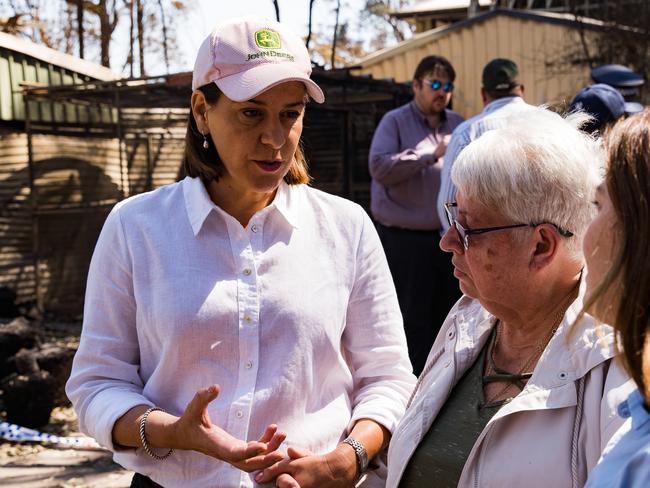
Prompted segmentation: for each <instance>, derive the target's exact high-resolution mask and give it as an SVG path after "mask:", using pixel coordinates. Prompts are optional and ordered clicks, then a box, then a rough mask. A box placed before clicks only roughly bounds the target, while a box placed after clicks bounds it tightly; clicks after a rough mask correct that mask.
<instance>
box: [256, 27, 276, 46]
mask: <svg viewBox="0 0 650 488" xmlns="http://www.w3.org/2000/svg"><path fill="white" fill-rule="evenodd" d="M255 44H257V45H258V46H259V47H261V48H265V49H280V48H281V47H282V45H281V44H280V36H279V35H278V33H277V32H275V31H272V30H268V29H262V30H258V31H257V32H256V33H255Z"/></svg>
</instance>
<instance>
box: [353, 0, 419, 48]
mask: <svg viewBox="0 0 650 488" xmlns="http://www.w3.org/2000/svg"><path fill="white" fill-rule="evenodd" d="M410 4H411V0H366V6H365V9H364V10H363V11H362V12H361V17H360V21H361V22H360V25H363V26H365V28H366V29H368V28H369V27H370V29H372V30H374V31H375V32H376V34H374V35H373V38H372V41H371V42H370V47H371V48H372V50H376V49H381V48H383V47H385V46H386V45H388V44H392V43H393V42H394V41H396V42H402V41H403V40H405V39H407V38H408V37H410V36H411V34H412V28H411V26H410V25H409V23H408V22H405V21H403V20H399V19H396V18H395V17H393V16H392V15H391V13H392V12H397V11H399V10H401V9H403V8H405V7H408V6H409V5H410Z"/></svg>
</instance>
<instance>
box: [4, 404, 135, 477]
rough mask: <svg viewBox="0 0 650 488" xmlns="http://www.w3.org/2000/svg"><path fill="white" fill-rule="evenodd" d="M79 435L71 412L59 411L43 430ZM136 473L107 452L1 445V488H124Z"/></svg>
mask: <svg viewBox="0 0 650 488" xmlns="http://www.w3.org/2000/svg"><path fill="white" fill-rule="evenodd" d="M41 430H42V431H44V432H50V433H52V434H56V435H63V436H70V435H78V432H77V431H78V428H77V419H76V417H75V415H74V412H73V411H72V409H71V408H57V409H55V410H54V411H53V412H52V417H51V419H50V423H49V424H48V425H47V426H46V427H44V428H43V429H41ZM132 476H133V473H132V472H130V471H126V470H125V469H123V468H122V467H120V466H118V465H117V464H115V463H114V462H113V461H112V459H111V454H110V453H108V452H106V451H79V450H73V449H52V448H46V447H43V446H41V445H35V444H18V443H10V442H2V443H0V486H3V487H11V488H14V487H15V488H72V487H75V488H81V487H84V488H122V487H128V486H129V484H130V483H131V477H132Z"/></svg>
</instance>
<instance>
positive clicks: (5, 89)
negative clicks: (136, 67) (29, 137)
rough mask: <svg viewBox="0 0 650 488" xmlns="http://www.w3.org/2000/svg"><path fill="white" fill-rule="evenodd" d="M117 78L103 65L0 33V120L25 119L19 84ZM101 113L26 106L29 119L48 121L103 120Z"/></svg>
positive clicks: (54, 105) (92, 109)
mask: <svg viewBox="0 0 650 488" xmlns="http://www.w3.org/2000/svg"><path fill="white" fill-rule="evenodd" d="M118 78H119V75H117V74H116V73H114V72H112V71H111V70H109V69H108V68H105V67H103V66H99V65H96V64H93V63H90V62H88V61H85V60H83V59H79V58H75V57H74V56H70V55H68V54H64V53H60V52H58V51H55V50H53V49H50V48H47V47H44V46H40V45H38V44H35V43H33V42H30V41H26V40H24V39H20V38H18V37H16V36H12V35H9V34H5V33H2V32H0V121H23V120H25V106H24V103H23V96H22V93H21V87H20V85H21V83H25V82H26V83H44V84H46V85H71V84H77V83H86V82H90V81H110V80H115V79H118ZM95 112H96V113H95ZM101 113H102V112H101V111H100V110H99V109H98V108H95V107H89V108H79V107H73V106H65V105H64V104H61V103H45V102H43V103H40V102H39V103H36V102H33V103H32V104H30V106H29V114H30V119H32V120H39V121H48V122H51V121H53V120H54V121H56V122H62V123H65V122H73V123H77V122H83V121H85V120H87V119H89V118H91V119H93V120H96V119H101V120H103V119H104V118H105V117H102V116H101ZM107 114H108V116H109V117H110V113H106V111H104V116H106V115H107ZM107 121H110V118H109V119H108V120H107Z"/></svg>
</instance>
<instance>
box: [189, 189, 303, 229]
mask: <svg viewBox="0 0 650 488" xmlns="http://www.w3.org/2000/svg"><path fill="white" fill-rule="evenodd" d="M296 186H297V185H296ZM183 196H184V197H185V209H186V210H187V217H188V219H189V221H190V225H191V226H192V232H193V233H194V236H195V237H196V236H197V235H198V233H199V232H200V231H201V228H202V227H203V224H204V223H205V220H206V219H207V218H208V215H210V212H212V210H214V209H216V208H218V207H217V205H215V204H214V202H213V201H212V199H211V198H210V195H209V194H208V190H207V189H206V188H205V185H204V184H203V181H201V179H200V178H190V177H189V176H187V177H186V178H185V179H184V180H183ZM299 199H300V191H299V189H298V188H295V189H293V188H292V187H291V186H289V185H288V184H287V183H286V182H285V181H284V180H282V182H281V183H280V186H279V187H278V191H277V192H276V194H275V198H274V199H273V201H272V202H271V204H270V205H269V206H268V207H267V208H266V209H264V210H262V212H268V211H270V209H271V208H275V209H276V210H277V211H278V212H279V213H280V215H282V217H283V218H284V219H285V220H286V221H287V223H288V224H289V225H291V226H292V227H295V228H297V227H298V215H297V209H299V208H300V206H299V205H298V200H299Z"/></svg>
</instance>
